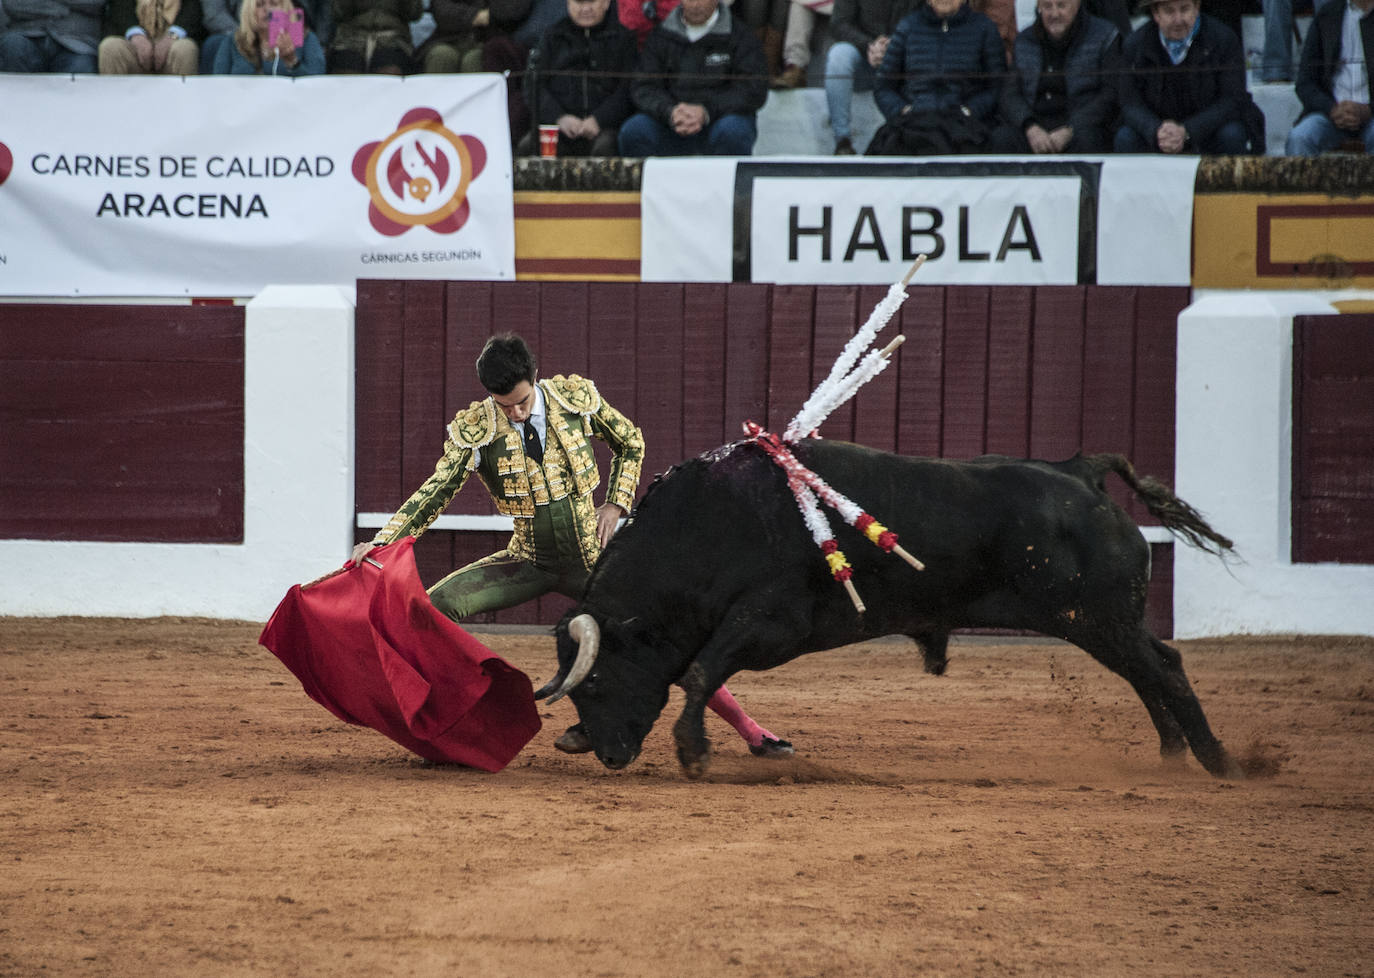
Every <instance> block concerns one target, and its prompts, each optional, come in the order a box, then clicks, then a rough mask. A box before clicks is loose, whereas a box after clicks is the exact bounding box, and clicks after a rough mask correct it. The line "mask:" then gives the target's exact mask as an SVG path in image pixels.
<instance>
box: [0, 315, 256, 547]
mask: <svg viewBox="0 0 1374 978" xmlns="http://www.w3.org/2000/svg"><path fill="white" fill-rule="evenodd" d="M0 537H6V538H22V539H33V540H119V541H159V542H178V543H223V542H236V541H241V540H242V539H243V309H242V308H241V307H233V306H91V305H23V304H0Z"/></svg>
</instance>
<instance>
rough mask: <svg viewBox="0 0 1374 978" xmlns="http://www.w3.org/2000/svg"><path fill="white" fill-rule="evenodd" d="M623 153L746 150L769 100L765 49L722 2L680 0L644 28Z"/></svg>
mask: <svg viewBox="0 0 1374 978" xmlns="http://www.w3.org/2000/svg"><path fill="white" fill-rule="evenodd" d="M638 72H639V73H638V74H637V75H636V77H635V80H634V82H633V83H632V84H631V86H630V98H631V100H632V101H633V103H634V107H635V108H636V109H638V110H639V111H638V112H637V113H636V114H635V115H632V116H630V118H629V119H628V120H627V121H626V122H625V125H624V126H622V127H621V129H620V153H621V155H622V156H640V157H642V156H692V155H703V154H704V155H709V156H748V155H750V154H751V153H752V152H753V151H754V140H755V139H756V138H757V137H758V127H757V124H756V121H755V117H756V116H757V114H758V111H759V109H761V108H763V103H764V102H766V101H767V100H768V79H767V77H766V76H765V75H764V71H763V49H762V48H761V47H760V46H759V41H758V38H757V37H755V36H754V32H753V31H751V30H750V29H749V28H748V27H746V26H745V24H744V23H743V21H741V20H739V19H738V18H736V17H733V16H731V13H730V9H729V8H728V7H722V6H721V5H720V0H682V3H681V5H679V6H678V7H677V8H676V9H675V10H673V12H672V13H670V14H669V15H668V18H667V19H666V20H665V21H663V23H662V24H660V25H659V26H658V27H656V28H654V30H653V31H652V32H651V33H650V34H649V39H648V40H647V41H645V42H644V50H643V51H641V52H640V58H639V68H638Z"/></svg>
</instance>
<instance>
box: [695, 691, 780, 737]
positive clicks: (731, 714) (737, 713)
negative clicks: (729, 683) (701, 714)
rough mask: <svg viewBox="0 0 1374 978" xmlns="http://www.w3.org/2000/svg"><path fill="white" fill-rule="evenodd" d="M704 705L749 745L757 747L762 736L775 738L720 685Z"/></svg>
mask: <svg viewBox="0 0 1374 978" xmlns="http://www.w3.org/2000/svg"><path fill="white" fill-rule="evenodd" d="M706 705H707V706H708V707H710V708H711V711H712V712H713V713H715V714H716V715H717V716H719V717H720V718H721V719H722V720H724V721H725V722H726V723H728V724H730V726H732V727H734V728H735V731H736V732H737V733H738V734H739V735H740V736H741V737H743V738H744V741H745V743H747V744H748V745H749V746H750V747H757V746H759V745H760V744H762V743H763V741H764V738H765V737H766V738H768V739H769V740H777V739H778V738H777V737H774V736H773V735H772V734H771V733H769V732H768V731H767V730H765V729H764V728H763V727H760V726H759V725H758V724H757V723H755V722H754V721H753V719H752V718H751V717H750V716H749V714H747V713H745V712H744V707H742V706H740V705H739V701H738V700H736V699H735V698H734V697H733V696H731V695H730V691H729V690H728V689H726V688H725V687H724V686H722V687H721V688H720V689H718V690H716V695H715V696H712V697H711V698H710V699H709V700H707V701H706Z"/></svg>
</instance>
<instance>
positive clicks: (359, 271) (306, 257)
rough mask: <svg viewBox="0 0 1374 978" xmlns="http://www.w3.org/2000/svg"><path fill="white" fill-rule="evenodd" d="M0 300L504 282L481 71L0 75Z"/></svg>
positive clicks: (507, 188)
mask: <svg viewBox="0 0 1374 978" xmlns="http://www.w3.org/2000/svg"><path fill="white" fill-rule="evenodd" d="M0 104H3V105H4V111H3V113H0V295H11V296H21V295H22V296H64V295H71V296H121V295H139V296H192V297H217V296H218V297H223V296H250V295H255V294H256V293H257V292H258V291H260V290H261V289H262V288H263V286H265V285H267V284H268V283H271V282H293V283H298V284H328V285H350V286H351V285H352V284H353V283H354V282H355V281H356V280H357V279H359V278H406V279H513V278H514V277H515V221H514V204H513V195H512V184H511V173H512V164H511V153H510V136H509V128H508V122H507V117H506V86H505V81H504V79H503V78H501V77H500V76H498V75H444V76H439V75H433V76H426V75H415V76H411V77H407V78H403V79H402V78H386V77H381V76H375V75H373V76H344V75H330V76H326V77H319V78H303V79H298V80H295V81H291V80H287V79H277V78H260V77H236V76H204V77H190V78H185V79H170V78H157V77H141V76H131V77H102V76H98V75H76V76H57V75H5V74H0Z"/></svg>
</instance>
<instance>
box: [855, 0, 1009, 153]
mask: <svg viewBox="0 0 1374 978" xmlns="http://www.w3.org/2000/svg"><path fill="white" fill-rule="evenodd" d="M1005 76H1006V55H1005V53H1004V49H1003V47H1002V38H1001V36H1000V35H999V34H998V33H997V25H996V24H994V23H993V22H992V21H991V20H989V19H988V18H987V17H985V16H983V15H982V14H980V13H978V11H976V10H974V9H972V8H971V7H970V6H969V3H968V0H926V2H924V3H922V4H921V5H920V6H918V7H916V8H915V9H914V10H912V11H911V13H909V14H907V15H906V16H905V17H903V18H902V22H901V23H900V24H898V25H897V29H896V30H895V31H894V32H893V34H892V40H891V41H889V42H888V45H887V53H886V54H885V55H884V56H883V63H882V66H881V67H880V68H879V69H878V77H877V82H876V86H875V88H874V98H875V99H876V100H877V102H878V108H879V110H881V111H882V113H883V118H884V119H886V120H887V123H886V124H885V125H884V126H883V127H882V128H881V129H879V130H878V132H877V133H876V134H875V135H874V136H873V142H872V143H870V144H869V147H868V150H867V153H868V155H870V156H924V155H947V154H951V153H979V152H983V151H984V149H985V147H986V144H987V139H988V135H989V133H990V130H991V124H992V121H993V118H994V115H995V112H996V110H997V99H998V95H999V94H1000V92H1001V89H1002V84H1003V80H1004V78H1005Z"/></svg>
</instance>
